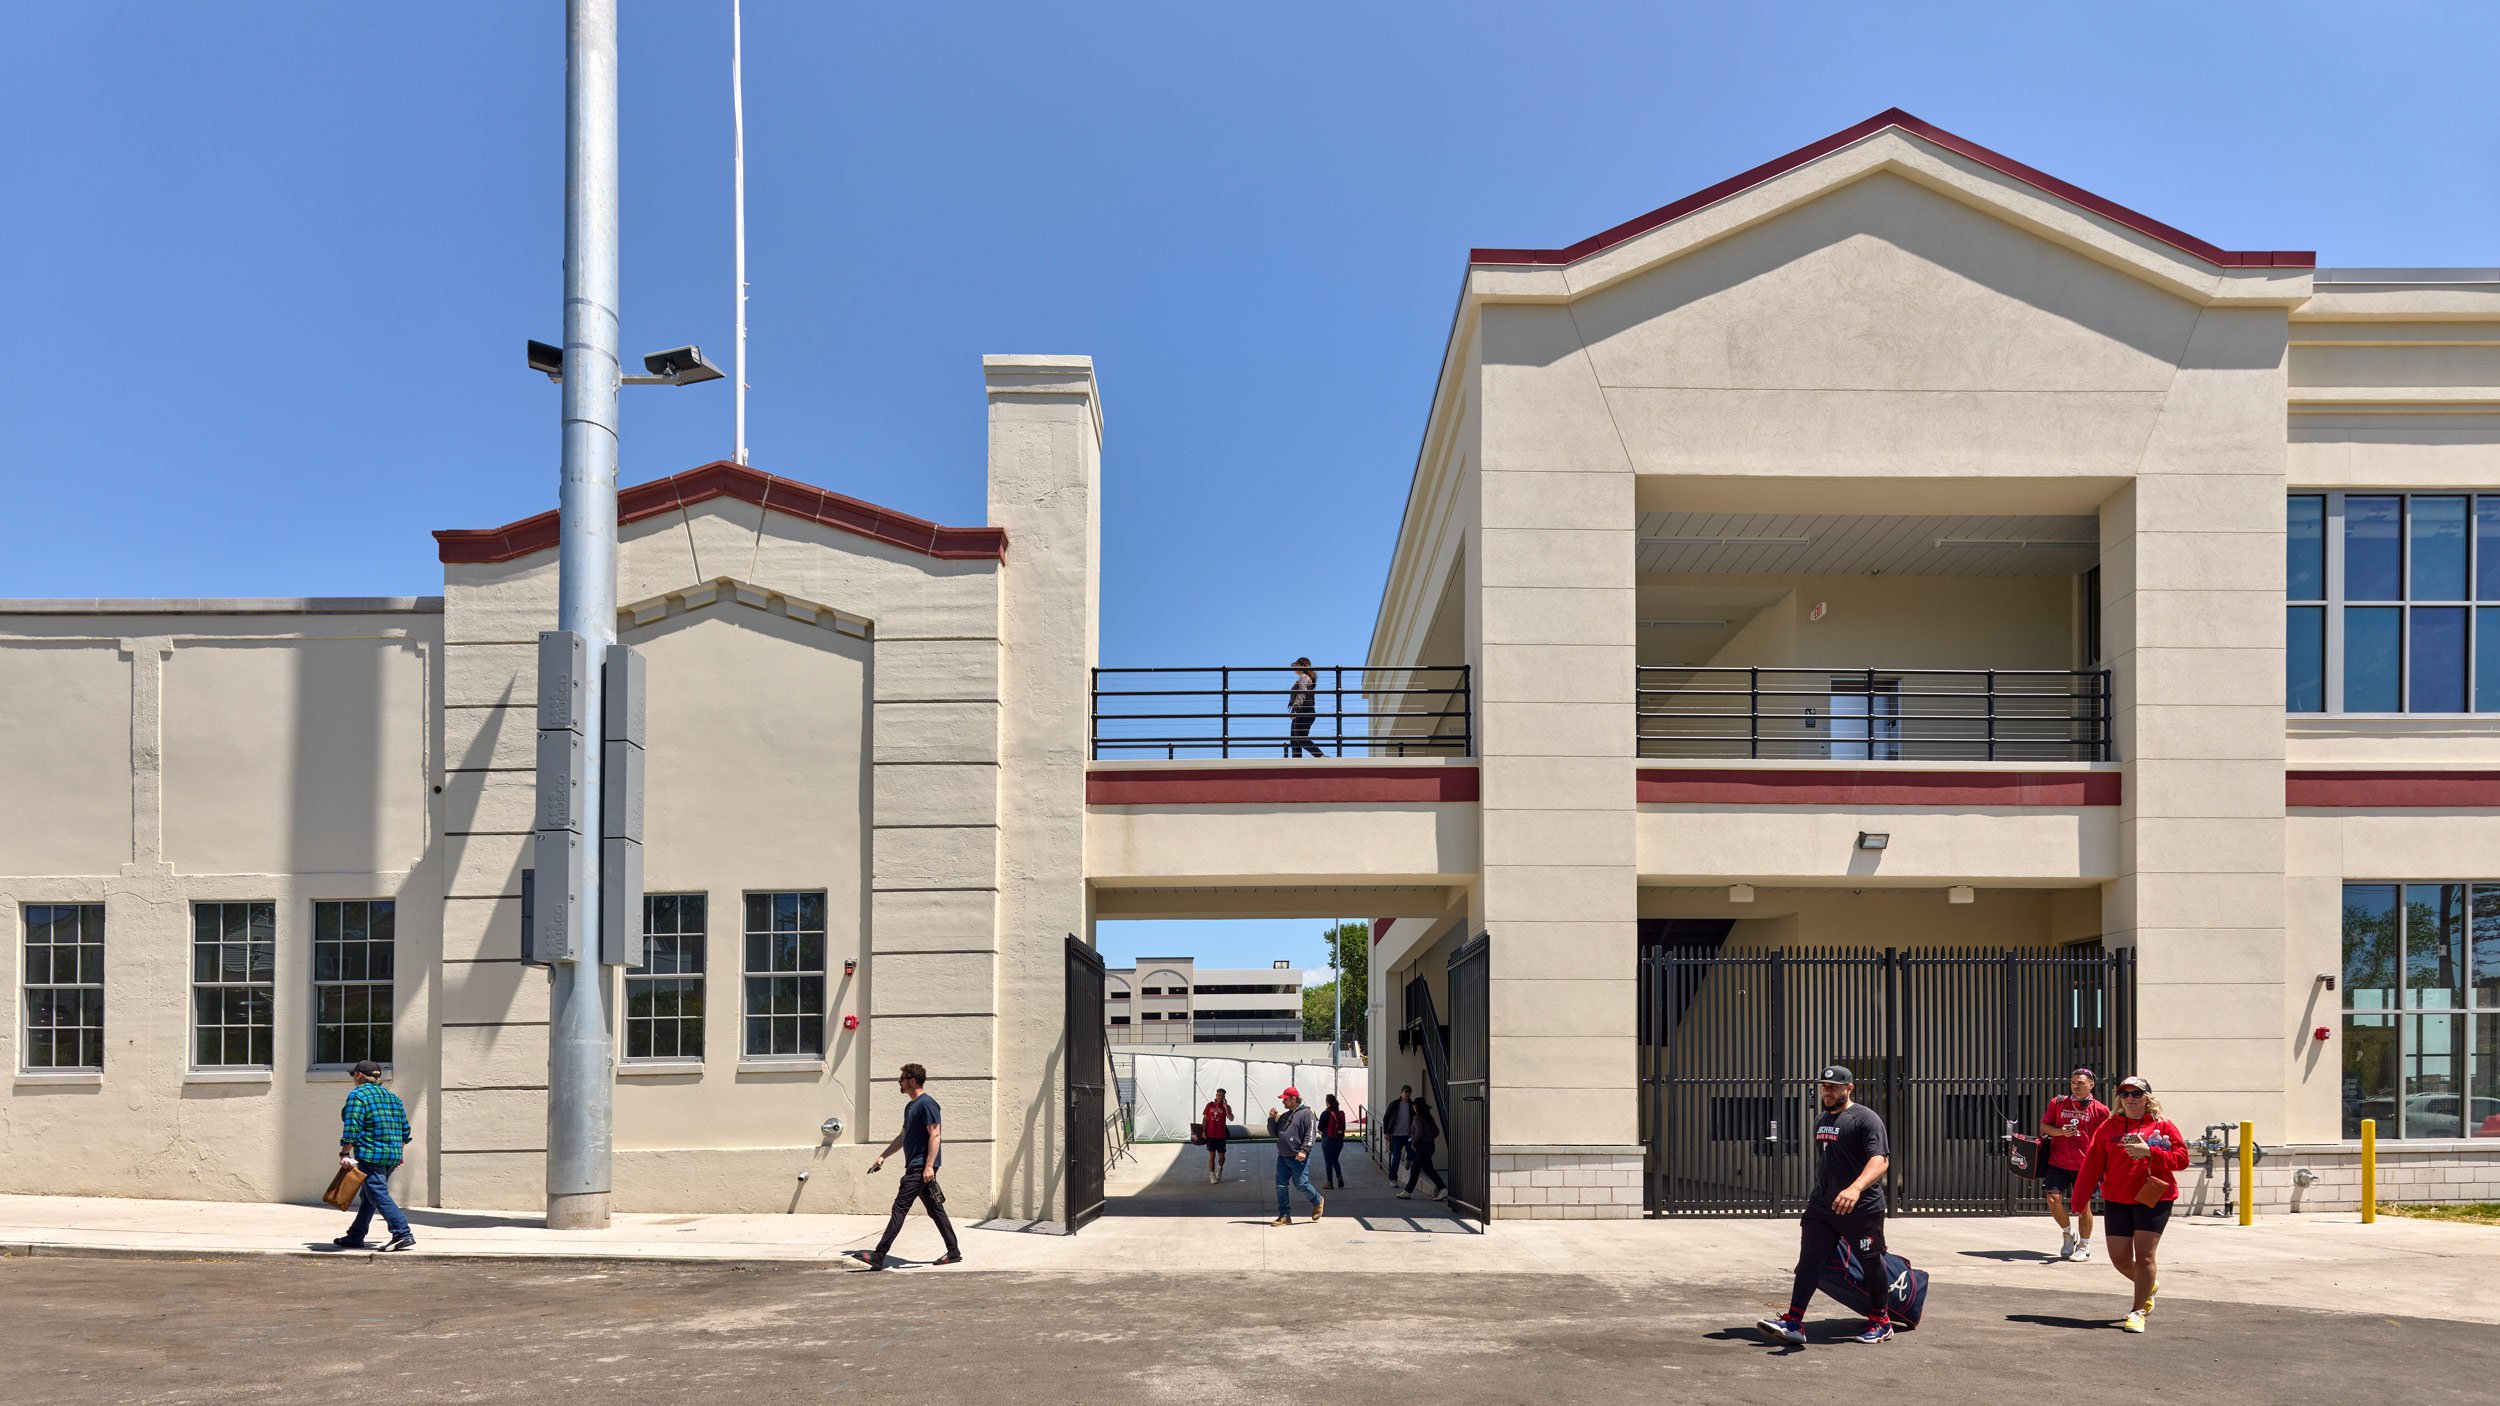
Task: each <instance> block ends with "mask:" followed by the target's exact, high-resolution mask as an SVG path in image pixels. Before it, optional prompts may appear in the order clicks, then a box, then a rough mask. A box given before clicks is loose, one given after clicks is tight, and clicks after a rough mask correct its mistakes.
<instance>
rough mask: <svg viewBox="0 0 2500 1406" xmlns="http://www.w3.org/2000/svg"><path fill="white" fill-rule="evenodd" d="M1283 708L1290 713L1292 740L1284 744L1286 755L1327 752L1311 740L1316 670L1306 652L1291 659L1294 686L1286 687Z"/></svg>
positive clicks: (1316, 717)
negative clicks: (1298, 657) (1291, 717)
mask: <svg viewBox="0 0 2500 1406" xmlns="http://www.w3.org/2000/svg"><path fill="white" fill-rule="evenodd" d="M1341 701H1342V700H1341ZM1285 711H1286V712H1288V713H1291V714H1292V715H1293V741H1292V742H1291V743H1289V744H1287V745H1286V747H1285V755H1286V756H1287V757H1288V758H1292V757H1299V756H1302V755H1304V754H1306V753H1307V754H1309V755H1311V756H1314V757H1324V756H1326V755H1328V754H1327V753H1325V752H1323V751H1321V750H1320V749H1319V748H1318V747H1317V746H1316V745H1315V744H1313V743H1312V741H1311V724H1312V723H1314V722H1317V721H1319V671H1318V670H1317V669H1314V668H1312V667H1311V659H1310V656H1309V655H1307V654H1306V655H1304V656H1303V657H1302V658H1300V659H1296V660H1295V661H1293V687H1292V688H1290V689H1288V690H1286V691H1285Z"/></svg>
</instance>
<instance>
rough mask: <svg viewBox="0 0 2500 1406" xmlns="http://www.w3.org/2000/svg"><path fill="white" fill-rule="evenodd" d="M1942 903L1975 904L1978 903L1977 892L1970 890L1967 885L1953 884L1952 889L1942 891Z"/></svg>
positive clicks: (1973, 889)
mask: <svg viewBox="0 0 2500 1406" xmlns="http://www.w3.org/2000/svg"><path fill="white" fill-rule="evenodd" d="M1944 901H1945V902H1947V903H1976V902H1978V901H1979V890H1977V889H1975V888H1972V887H1971V886H1970V885H1968V884H1955V885H1954V886H1953V887H1951V888H1949V889H1946V890H1945V891H1944Z"/></svg>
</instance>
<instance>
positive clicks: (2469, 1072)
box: [2339, 883, 2500, 1138]
mask: <svg viewBox="0 0 2500 1406" xmlns="http://www.w3.org/2000/svg"><path fill="white" fill-rule="evenodd" d="M2339 984H2340V985H2341V986H2342V987H2343V990H2344V1136H2346V1137H2359V1136H2360V1135H2361V1120H2362V1119H2364V1118H2370V1119H2376V1120H2377V1122H2378V1128H2379V1132H2380V1133H2381V1134H2383V1135H2385V1136H2389V1137H2398V1138H2456V1137H2489V1138H2500V1062H2495V1061H2500V883H2436V884H2346V885H2345V886H2344V969H2343V980H2342V981H2341V982H2340V983H2339Z"/></svg>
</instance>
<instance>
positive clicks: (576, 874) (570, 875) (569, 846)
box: [526, 830, 582, 963]
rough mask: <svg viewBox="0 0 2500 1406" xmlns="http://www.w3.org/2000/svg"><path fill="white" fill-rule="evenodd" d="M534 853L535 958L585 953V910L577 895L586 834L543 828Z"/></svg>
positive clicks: (545, 959) (532, 955) (564, 959)
mask: <svg viewBox="0 0 2500 1406" xmlns="http://www.w3.org/2000/svg"><path fill="white" fill-rule="evenodd" d="M533 849H534V852H533V853H532V855H531V868H532V869H533V870H534V871H535V874H536V878H535V880H534V881H533V882H532V883H531V885H530V916H531V920H532V922H531V927H530V945H529V950H528V952H527V954H526V955H527V957H528V959H529V960H530V961H532V962H537V963H551V962H572V961H578V960H580V958H581V955H582V927H581V914H580V913H579V912H578V911H576V910H575V909H574V907H573V895H574V894H576V893H578V892H580V891H581V886H582V837H581V836H579V835H576V834H574V833H573V832H572V831H570V830H541V831H539V832H538V835H537V839H536V841H535V844H534V847H533Z"/></svg>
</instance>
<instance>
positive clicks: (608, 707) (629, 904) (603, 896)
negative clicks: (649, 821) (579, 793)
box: [599, 644, 645, 967]
mask: <svg viewBox="0 0 2500 1406" xmlns="http://www.w3.org/2000/svg"><path fill="white" fill-rule="evenodd" d="M643 672H644V665H643V661H642V655H640V654H639V653H637V652H635V651H634V650H633V649H631V648H629V647H627V646H625V645H621V644H612V645H609V646H608V660H607V674H606V676H605V677H604V678H603V679H602V680H601V683H602V688H601V691H600V699H599V701H600V711H601V712H603V713H605V714H606V715H607V716H606V717H605V718H604V719H602V722H603V724H604V726H603V727H602V729H601V731H602V732H603V733H605V740H604V741H603V742H602V743H601V744H600V747H601V750H600V754H599V755H600V762H601V772H600V778H599V960H600V961H602V962H604V963H606V964H607V965H609V966H612V967H630V966H632V965H634V963H635V962H636V960H638V959H639V958H640V956H641V955H642V954H641V951H640V948H641V946H642V758H643V751H642V725H643V716H644V713H645V708H644V705H643Z"/></svg>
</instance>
